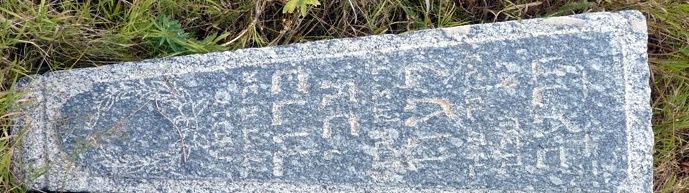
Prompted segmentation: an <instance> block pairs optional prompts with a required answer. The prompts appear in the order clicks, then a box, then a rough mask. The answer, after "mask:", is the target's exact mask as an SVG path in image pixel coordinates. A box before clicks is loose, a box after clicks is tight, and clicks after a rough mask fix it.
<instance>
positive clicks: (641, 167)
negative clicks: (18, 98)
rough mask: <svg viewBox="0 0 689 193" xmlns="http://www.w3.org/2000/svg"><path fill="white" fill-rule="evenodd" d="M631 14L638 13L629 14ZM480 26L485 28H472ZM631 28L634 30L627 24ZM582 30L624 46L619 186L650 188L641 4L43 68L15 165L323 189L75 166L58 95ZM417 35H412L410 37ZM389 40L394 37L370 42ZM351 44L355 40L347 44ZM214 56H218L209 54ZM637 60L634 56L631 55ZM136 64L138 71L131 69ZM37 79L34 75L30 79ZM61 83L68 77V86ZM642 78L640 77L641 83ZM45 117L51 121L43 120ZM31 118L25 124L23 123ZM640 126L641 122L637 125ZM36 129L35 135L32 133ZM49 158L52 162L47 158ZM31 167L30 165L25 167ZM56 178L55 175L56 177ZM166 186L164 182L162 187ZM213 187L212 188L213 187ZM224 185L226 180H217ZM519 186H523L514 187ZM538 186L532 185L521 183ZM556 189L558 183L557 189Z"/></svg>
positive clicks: (47, 180) (236, 185)
mask: <svg viewBox="0 0 689 193" xmlns="http://www.w3.org/2000/svg"><path fill="white" fill-rule="evenodd" d="M625 17H631V18H633V19H627V18H625ZM476 29H480V30H481V33H474V34H472V33H471V32H472V31H473V30H476ZM630 29H631V31H630ZM578 32H600V33H611V32H612V34H613V35H614V39H615V40H616V41H618V42H616V43H619V44H620V45H621V46H622V48H621V49H622V52H623V58H622V61H621V62H623V63H624V64H623V68H624V73H625V77H624V79H625V94H626V95H625V108H626V110H627V114H626V115H627V116H626V119H627V121H626V123H627V131H628V135H627V136H626V137H627V140H628V142H629V143H628V150H629V154H628V155H627V156H628V160H629V167H628V171H627V173H628V179H627V180H625V181H624V182H623V183H622V184H621V185H620V187H619V189H618V190H617V191H619V192H651V188H652V175H651V172H652V155H651V151H652V144H653V135H652V131H651V126H650V116H651V114H650V112H651V111H650V106H649V101H650V87H649V86H648V77H649V71H648V66H647V56H646V42H645V41H644V42H641V41H638V39H635V38H634V37H637V38H638V37H641V36H643V37H644V38H645V37H646V26H645V19H644V17H643V15H642V14H641V13H639V12H638V11H622V12H616V13H608V12H598V13H587V14H580V15H573V16H564V17H553V18H543V19H530V20H521V21H508V22H499V23H490V24H478V25H469V26H460V27H453V28H443V29H431V30H422V31H417V32H411V33H406V34H401V35H378V36H367V37H359V38H346V39H334V40H325V41H315V42H309V43H301V44H292V45H288V46H279V47H268V48H249V49H242V50H236V51H229V52H218V53H208V54H203V55H188V56H180V57H173V58H162V59H152V60H145V61H141V62H125V63H120V64H113V65H107V66H101V67H94V68H84V69H75V70H68V71H56V72H50V73H46V74H44V75H36V76H31V77H29V78H24V79H23V81H25V82H29V83H25V84H24V83H23V84H19V86H18V89H20V90H26V89H28V90H30V91H35V90H40V92H28V93H29V94H28V95H27V96H26V97H25V99H29V100H34V101H36V103H38V104H42V105H29V106H26V107H20V109H23V110H24V112H27V113H26V114H27V115H28V116H22V117H19V118H17V119H15V121H16V122H17V123H34V124H28V125H29V127H28V128H26V129H29V130H28V132H29V133H28V134H27V136H26V137H25V138H24V139H23V140H22V144H23V148H22V150H21V152H23V153H22V154H21V155H16V156H15V158H20V159H18V160H19V161H20V163H18V164H19V165H23V166H27V165H28V166H29V167H28V168H22V167H15V171H16V172H17V173H20V174H22V173H23V172H25V171H30V170H37V169H38V170H40V168H42V167H44V166H47V167H48V171H47V173H46V174H45V175H43V176H40V177H38V178H37V179H33V180H28V178H27V177H26V175H24V180H25V182H27V186H28V187H29V188H32V189H43V190H69V191H86V190H88V191H105V192H112V191H115V192H120V191H122V192H129V191H161V190H168V191H181V190H195V191H209V192H210V191H219V190H240V191H252V190H254V191H277V192H282V191H301V192H321V191H323V190H324V189H322V188H323V187H324V186H323V185H321V184H301V183H289V182H279V181H274V182H251V181H245V182H228V181H224V180H219V179H204V180H163V179H137V180H123V179H121V178H109V177H106V176H92V175H90V173H89V172H88V171H87V170H80V169H79V168H74V167H71V166H70V164H69V161H68V160H65V159H63V158H64V157H62V156H64V155H65V154H64V152H61V151H60V149H59V142H58V141H57V140H56V134H55V133H54V132H55V131H54V130H53V129H51V128H54V127H53V126H52V123H54V121H56V120H55V118H56V117H59V112H58V111H56V109H59V107H60V106H61V105H62V103H64V101H60V100H59V99H64V98H69V97H71V96H74V95H76V94H78V93H81V92H84V91H86V90H88V89H89V88H90V86H91V85H92V84H94V83H97V82H109V81H114V80H132V79H141V78H151V77H156V76H178V75H182V74H187V73H198V72H208V71H215V70H227V69H233V68H238V67H243V66H261V65H271V64H274V63H277V62H290V61H299V60H304V59H310V58H334V57H343V56H358V55H366V54H370V53H371V52H372V51H371V50H375V52H383V53H385V52H391V51H394V50H400V49H415V48H419V47H448V46H457V45H460V44H466V43H469V44H471V43H481V42H488V41H499V40H510V39H522V38H529V37H535V36H543V35H557V34H571V33H578ZM434 34H435V35H443V36H445V39H437V37H434V36H432V35H434ZM409 40H414V41H409ZM381 41H388V42H391V43H390V44H387V45H385V44H381V43H376V44H372V43H369V42H381ZM345 45H354V46H345ZM209 58H216V59H209ZM632 61H637V62H632ZM132 70H134V71H132ZM30 79H32V80H33V81H29V80H30ZM64 85H70V86H69V87H68V86H64ZM639 85H643V86H641V87H639ZM44 120H47V121H44ZM21 125H26V124H21ZM635 128H636V129H635ZM20 131H22V128H21V127H15V128H13V133H19V132H20ZM34 135H35V136H34ZM48 164H50V165H48ZM23 174H26V173H23ZM51 179H57V180H55V181H53V180H51ZM160 187H164V188H163V189H159V188H160ZM213 187H215V188H213ZM220 187H222V188H220ZM325 187H326V188H331V189H332V190H333V191H338V192H351V191H356V192H360V191H366V190H368V191H395V192H410V191H413V192H419V191H422V192H423V191H426V192H435V191H441V192H448V191H449V192H457V191H461V192H489V191H504V190H487V189H482V190H481V189H479V190H473V189H472V190H457V189H452V188H437V187H430V188H429V187H385V186H373V185H371V184H341V185H326V186H325ZM509 191H519V190H509ZM521 191H534V190H521ZM553 191H555V190H553Z"/></svg>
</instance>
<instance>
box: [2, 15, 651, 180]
mask: <svg viewBox="0 0 689 193" xmlns="http://www.w3.org/2000/svg"><path fill="white" fill-rule="evenodd" d="M646 43H647V32H646V24H645V18H644V17H643V15H641V14H640V13H639V12H637V11H623V12H616V13H589V14H581V15H575V16H569V17H555V18H547V19H531V20H522V21H512V22H502V23H491V24H482V25H470V26H462V27H453V28H443V29H433V30H425V31H417V32H411V33H406V34H401V35H378V36H368V37H361V38H350V39H335V40H327V41H316V42H309V43H303V44H293V45H288V46H281V47H268V48H256V49H243V50H237V51H231V52H220V53H209V54H203V55H190V56H182V57H173V58H163V59H154V60H146V61H141V62H130V63H122V64H115V65H108V66H102V67H97V68H86V69H76V70H69V71H57V72H51V73H47V74H44V75H38V76H33V77H30V78H25V79H23V81H22V83H21V88H20V89H22V90H24V91H27V92H26V97H25V98H26V99H29V100H30V101H32V102H31V103H30V104H29V105H26V106H22V107H19V108H22V109H23V111H24V112H25V115H23V116H21V117H18V118H17V119H16V123H18V124H19V125H23V126H24V127H17V128H15V129H14V132H15V133H19V132H22V133H24V134H25V137H24V138H23V141H22V144H23V147H22V148H20V151H18V153H17V156H16V159H15V164H16V165H15V167H14V168H15V171H17V172H18V173H19V174H21V175H22V176H23V179H24V180H25V181H26V183H27V185H28V186H29V187H30V188H33V189H41V190H57V191H89V192H187V191H191V192H226V191H227V192H229V191H241V192H245V191H246V192H252V191H258V192H264V191H274V192H324V191H332V192H364V191H373V192H492V191H495V192H502V191H512V192H651V188H652V156H651V151H652V144H653V135H652V132H651V125H650V119H651V109H650V104H649V101H650V89H649V83H648V80H649V69H648V65H647V60H648V59H647V55H646Z"/></svg>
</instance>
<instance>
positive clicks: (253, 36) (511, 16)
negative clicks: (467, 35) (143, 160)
mask: <svg viewBox="0 0 689 193" xmlns="http://www.w3.org/2000/svg"><path fill="white" fill-rule="evenodd" d="M295 1H297V0H295ZM300 1H301V0H300ZM303 2H310V3H309V4H311V5H305V6H306V8H303V7H300V6H301V5H299V4H296V5H294V9H293V10H288V8H286V7H285V5H286V3H287V2H286V0H277V1H275V0H274V1H265V0H259V1H253V0H252V1H249V0H238V1H223V2H220V1H185V0H179V1H172V0H159V1H156V0H130V1H114V0H102V1H96V2H91V1H77V0H63V1H45V0H44V1H25V0H3V1H0V55H2V57H0V133H1V134H0V146H1V150H0V152H2V153H1V154H0V190H2V191H4V192H24V191H25V190H24V189H22V187H21V184H20V182H18V181H16V178H15V177H14V176H13V174H12V173H11V171H10V169H9V167H10V163H11V159H10V158H11V156H12V153H13V147H14V146H15V144H16V141H17V139H19V137H18V136H16V135H13V134H10V133H9V128H10V126H11V124H12V122H10V118H11V117H12V116H15V115H16V114H17V112H9V108H8V107H9V106H11V105H14V104H17V103H20V102H22V101H18V97H17V96H18V94H19V93H17V92H16V91H14V89H13V87H14V86H15V83H16V81H17V79H18V78H19V77H21V76H25V75H27V74H36V73H44V72H47V71H52V70H61V69H70V68H81V67H92V66H99V65H108V64H111V63H116V62H121V61H136V60H142V59H146V58H155V57H166V56H175V55H185V54H192V53H206V52H213V51H225V50H234V49H240V48H246V47H261V46H273V45H283V44H288V43H295V42H304V41H313V40H321V39H330V38H341V37H354V36H365V35H372V34H382V33H402V32H406V31H411V30H419V29H426V28H436V27H448V26H457V25H465V24H474V23H486V22H496V21H505V20H516V19H527V18H535V17H546V16H559V15H569V14H575V13H582V12H594V11H615V10H626V9H636V10H640V11H642V12H644V13H645V14H646V16H647V18H648V25H649V32H650V36H649V38H650V40H649V54H650V65H651V69H652V73H653V79H652V83H651V84H652V90H653V93H652V96H653V101H652V104H653V109H654V110H653V113H654V119H653V130H654V133H655V141H656V144H655V150H654V158H655V159H654V167H655V169H654V189H655V190H656V191H657V192H688V191H689V143H688V142H687V140H689V30H688V29H689V3H687V2H683V1H664V0H650V1H643V2H642V1H634V0H626V1H613V0H603V1H596V2H588V1H581V0H570V1H567V0H559V1H555V0H552V1H551V0H542V1H523V0H501V1H498V0H494V1H485V0H484V1H449V0H439V1H438V0H436V1H417V0H343V1H321V2H319V5H315V4H314V3H313V2H314V1H313V0H306V1H303ZM314 5H315V6H314ZM290 6H291V5H290ZM290 9H291V7H290Z"/></svg>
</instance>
